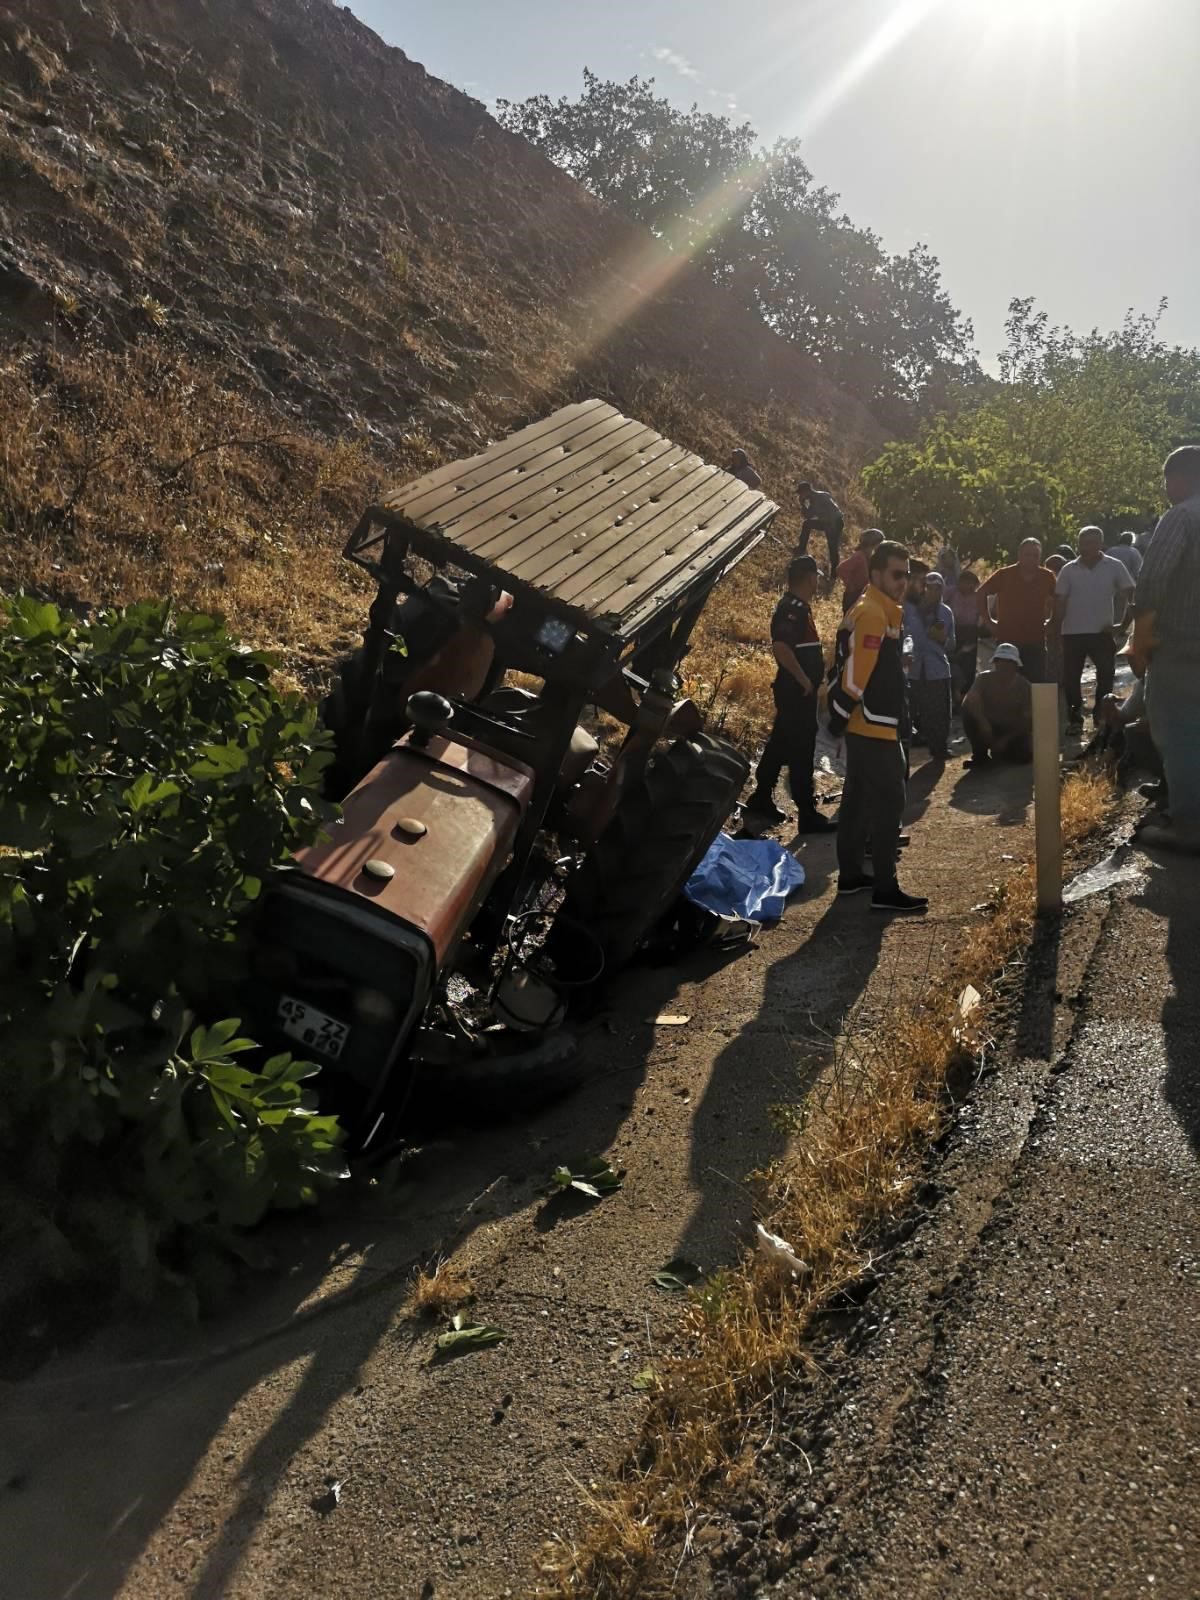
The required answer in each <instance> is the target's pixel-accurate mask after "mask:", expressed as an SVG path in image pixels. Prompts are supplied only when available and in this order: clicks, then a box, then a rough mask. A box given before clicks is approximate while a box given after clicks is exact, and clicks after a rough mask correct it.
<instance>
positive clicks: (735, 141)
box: [497, 68, 978, 427]
mask: <svg viewBox="0 0 1200 1600" xmlns="http://www.w3.org/2000/svg"><path fill="white" fill-rule="evenodd" d="M497 116H498V117H499V119H500V121H501V123H502V124H503V125H504V126H505V127H506V128H508V129H510V130H511V131H512V132H514V133H518V134H521V135H522V136H523V137H524V138H526V139H528V140H529V141H530V142H531V143H533V144H535V145H537V146H538V147H539V148H540V149H541V150H543V151H544V152H545V154H546V155H547V156H549V157H550V159H551V160H552V161H554V162H556V163H557V164H558V165H559V166H561V167H563V168H564V169H565V170H566V171H567V172H569V173H571V175H572V176H573V177H575V178H577V179H578V180H579V181H580V182H581V183H583V184H585V185H586V186H587V188H589V189H590V190H591V191H592V193H593V194H595V195H597V196H598V197H599V198H600V199H601V200H604V201H606V202H607V203H608V204H610V205H612V206H614V207H616V208H618V209H619V210H621V211H623V212H624V213H625V214H626V215H627V216H630V217H632V218H633V219H634V220H635V221H638V222H641V223H644V224H645V225H646V226H647V227H649V228H650V229H652V230H653V231H654V232H655V233H656V234H658V235H659V237H660V238H662V239H663V240H664V242H665V243H666V244H667V245H669V246H670V248H672V249H674V250H680V251H686V252H687V253H688V254H689V255H690V256H691V257H693V259H695V260H697V261H699V262H700V263H702V264H703V265H704V266H705V267H706V268H707V269H708V270H709V271H710V272H711V273H712V275H713V277H714V278H716V279H717V280H718V281H719V282H721V283H723V284H724V285H725V286H726V287H727V288H728V289H729V290H730V291H731V292H732V293H733V294H735V295H736V296H737V298H738V299H739V300H741V301H742V303H743V304H745V305H747V306H748V307H750V308H751V309H752V310H754V311H755V312H757V313H758V315H759V316H761V317H762V319H763V321H764V322H766V323H767V324H768V325H769V326H770V327H771V328H773V329H774V330H775V331H776V332H777V333H779V334H782V335H783V337H785V338H787V339H789V340H792V341H793V342H794V343H795V344H797V345H798V346H799V347H800V348H801V349H803V350H805V351H806V352H807V353H808V354H810V355H812V356H814V357H816V359H817V360H819V361H820V362H821V364H822V366H823V367H824V368H825V370H826V371H827V372H828V373H829V375H830V376H831V377H832V378H833V380H834V381H835V382H837V383H840V384H842V385H844V386H845V387H847V388H849V389H852V390H853V391H854V392H855V393H857V394H859V395H860V396H862V397H863V398H864V399H865V400H866V401H867V402H868V403H870V404H873V405H875V406H876V408H877V409H878V411H879V413H880V415H881V417H882V418H883V420H885V421H886V422H889V423H890V424H891V425H893V426H895V427H904V426H905V425H906V423H907V422H908V421H909V420H910V419H911V416H912V414H913V412H914V410H915V409H916V408H917V407H921V408H922V409H923V410H926V411H928V409H929V408H930V407H931V406H934V405H938V404H941V403H942V402H943V401H944V399H945V396H946V395H947V393H948V392H949V390H950V388H951V387H952V385H953V383H954V382H955V381H956V380H958V379H961V378H963V377H967V376H972V375H974V374H976V373H977V372H978V368H977V365H976V362H975V357H974V349H973V343H974V334H973V330H972V327H971V323H970V322H969V321H968V320H967V319H966V318H965V317H963V316H962V314H961V313H960V312H959V311H958V310H957V309H956V308H955V306H954V305H953V304H952V302H951V300H950V298H949V296H948V295H947V293H946V291H945V289H944V288H943V286H942V281H941V269H940V266H939V263H938V260H937V258H936V257H935V256H934V255H932V254H931V252H930V251H929V250H928V249H927V248H926V246H924V245H922V244H917V245H914V246H913V248H912V249H911V250H909V252H908V253H907V254H906V255H889V254H888V253H887V252H886V251H885V250H884V248H883V244H882V242H881V241H880V239H879V237H878V236H877V235H876V234H874V233H872V232H870V230H868V229H865V228H860V227H858V226H856V225H855V224H854V223H853V222H852V221H851V220H850V218H849V217H848V216H846V214H845V213H844V211H842V210H841V209H840V203H839V199H838V196H837V195H836V194H834V193H833V192H832V191H830V190H829V189H826V188H823V187H821V186H820V185H819V184H818V183H817V182H816V179H815V178H814V177H813V174H812V172H811V171H810V170H809V168H808V166H807V164H806V163H805V161H804V159H803V157H802V155H801V153H800V141H799V140H797V139H780V140H778V141H777V142H776V143H775V145H774V147H773V148H771V149H769V150H768V149H766V148H764V147H762V146H761V145H759V144H758V136H757V134H756V132H755V130H754V128H753V127H752V126H751V125H750V123H748V122H739V123H735V122H733V121H732V120H731V119H730V118H728V117H724V116H718V115H715V114H714V113H712V112H705V111H701V110H700V109H699V107H698V106H695V105H693V106H692V107H691V109H690V110H689V111H680V110H678V109H677V108H676V107H675V106H673V105H672V104H671V103H670V101H669V100H667V99H665V98H664V97H663V96H661V95H659V94H657V93H656V91H655V81H654V79H653V78H637V77H634V78H630V79H629V81H628V82H627V83H616V82H611V81H605V80H602V79H600V78H599V77H597V76H596V74H595V73H592V72H589V71H588V70H587V69H586V68H585V69H584V74H583V93H582V94H581V95H580V96H579V98H578V99H576V100H570V99H567V98H566V97H564V98H562V99H559V100H552V99H551V98H550V97H549V96H548V95H533V96H532V97H531V98H529V99H528V100H523V101H519V102H513V101H508V100H501V101H499V102H498V105H497Z"/></svg>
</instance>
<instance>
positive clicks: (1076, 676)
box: [1055, 528, 1134, 733]
mask: <svg viewBox="0 0 1200 1600" xmlns="http://www.w3.org/2000/svg"><path fill="white" fill-rule="evenodd" d="M1133 590H1134V581H1133V577H1132V575H1131V573H1130V572H1129V569H1128V568H1127V567H1126V566H1125V565H1124V564H1123V563H1122V562H1120V561H1114V560H1113V558H1112V556H1106V555H1105V554H1104V533H1103V531H1102V530H1101V529H1100V528H1081V529H1080V532H1079V555H1078V557H1077V558H1076V559H1075V560H1074V561H1068V562H1067V564H1066V566H1065V567H1064V568H1063V569H1062V571H1061V572H1060V573H1059V575H1058V581H1057V583H1056V584H1055V595H1056V597H1057V598H1056V601H1055V617H1056V620H1057V621H1058V623H1059V625H1060V627H1061V630H1062V664H1063V666H1062V671H1063V690H1064V692H1065V693H1066V697H1067V732H1068V733H1081V732H1082V731H1083V690H1082V687H1081V685H1080V679H1081V678H1082V676H1083V665H1084V662H1085V661H1088V660H1090V661H1091V662H1092V665H1093V666H1094V667H1095V669H1096V711H1095V713H1093V715H1095V714H1098V712H1099V709H1100V702H1101V701H1102V700H1103V699H1104V697H1105V696H1106V695H1108V694H1111V693H1112V686H1113V677H1114V675H1115V662H1116V655H1117V642H1116V639H1115V637H1114V629H1113V622H1114V618H1116V619H1117V620H1118V621H1120V622H1124V619H1125V612H1126V611H1127V609H1128V607H1129V602H1130V600H1131V599H1132V597H1133ZM1114 607H1115V608H1116V609H1115V610H1114Z"/></svg>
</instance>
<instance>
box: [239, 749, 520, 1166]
mask: <svg viewBox="0 0 1200 1600" xmlns="http://www.w3.org/2000/svg"><path fill="white" fill-rule="evenodd" d="M533 787H534V775H533V772H532V770H531V769H530V768H528V767H526V766H524V765H523V764H522V763H520V762H518V761H515V760H512V759H510V758H509V757H507V756H501V755H498V754H496V753H494V752H492V751H490V750H487V749H485V748H484V747H482V746H481V745H478V744H476V743H474V742H473V741H471V740H469V739H453V738H451V737H449V736H448V735H447V734H443V733H434V732H432V731H430V730H429V729H420V728H418V729H415V730H414V731H413V732H412V733H411V734H409V735H408V736H407V737H406V738H405V739H404V740H402V741H401V742H400V743H399V744H398V745H396V746H395V748H394V749H392V750H391V751H390V752H389V754H388V755H387V756H385V757H384V759H383V760H382V761H381V762H380V763H379V764H378V766H376V767H375V768H374V769H373V770H372V771H371V772H369V773H368V774H367V776H366V777H365V778H364V779H363V781H362V782H361V783H360V784H359V785H358V787H357V788H356V789H354V790H353V792H352V793H351V794H350V795H349V796H348V797H347V798H346V800H345V802H344V804H343V808H342V818H341V820H340V821H339V822H337V823H335V824H334V825H333V827H332V828H331V830H330V837H329V839H328V841H327V842H325V843H322V844H317V845H314V846H312V847H311V848H310V849H308V850H305V851H302V852H301V853H300V855H299V856H298V857H297V860H296V864H295V869H294V871H293V872H292V873H290V874H289V875H288V876H287V878H285V880H284V881H283V882H282V884H281V885H279V886H278V887H277V888H275V889H274V890H273V891H272V892H271V894H270V896H269V897H268V899H267V901H266V903H265V904H264V906H263V909H262V913H261V918H260V922H259V927H258V935H257V939H256V941H255V948H254V954H253V957H252V962H251V967H252V972H251V979H250V984H249V992H248V993H247V995H246V1002H245V1014H246V1015H247V1016H248V1017H251V1018H253V1022H254V1025H255V1027H256V1028H257V1030H258V1037H259V1038H260V1039H261V1040H262V1041H263V1043H264V1044H266V1045H268V1046H269V1047H270V1049H271V1050H272V1051H273V1052H274V1051H284V1050H290V1051H291V1052H292V1053H293V1054H296V1055H301V1056H304V1057H310V1058H311V1059H312V1060H314V1061H316V1062H318V1063H319V1064H320V1065H321V1066H322V1068H323V1069H324V1070H323V1072H322V1074H321V1084H322V1099H323V1101H324V1102H326V1103H327V1104H328V1106H329V1109H330V1110H331V1111H336V1112H338V1113H339V1114H340V1115H341V1116H342V1119H343V1123H344V1125H345V1126H347V1128H348V1130H349V1133H350V1138H351V1141H352V1143H354V1144H355V1145H357V1146H359V1147H364V1146H366V1145H368V1144H369V1143H370V1142H371V1139H372V1136H373V1134H374V1133H375V1131H376V1129H377V1128H378V1127H379V1126H380V1125H381V1123H382V1122H383V1121H384V1119H385V1118H388V1117H390V1116H392V1115H393V1114H394V1113H396V1112H397V1111H398V1110H399V1109H400V1106H399V1103H398V1102H400V1101H401V1100H402V1099H403V1096H404V1094H405V1093H406V1092H407V1086H408V1082H409V1073H408V1064H407V1062H406V1055H407V1048H408V1044H409V1041H410V1038H411V1035H412V1033H413V1030H414V1029H415V1028H416V1026H417V1025H418V1023H419V1022H420V1021H421V1018H422V1017H423V1015H424V1013H425V1011H426V1008H427V1006H428V1005H429V1002H430V999H431V998H432V996H433V994H434V992H435V990H436V988H437V985H438V981H439V978H440V977H441V975H442V973H443V972H444V971H445V970H446V968H447V967H448V965H449V963H450V962H451V961H452V959H453V957H454V953H455V951H456V950H457V948H458V945H459V943H460V941H461V939H462V937H463V934H464V933H465V932H466V930H467V929H468V927H469V926H470V924H471V922H472V919H473V918H474V917H475V915H476V913H477V912H478V910H479V908H480V906H481V905H482V903H483V901H484V899H485V898H486V896H487V894H488V891H489V890H490V889H491V887H492V885H493V884H494V882H495V880H496V878H497V877H498V876H499V874H500V872H501V871H502V870H503V869H504V867H505V866H506V864H507V863H508V861H509V858H510V855H511V852H512V847H513V841H514V839H515V838H516V835H517V831H518V829H519V827H520V825H521V821H522V819H523V817H524V815H525V812H526V810H527V808H528V806H529V802H530V798H531V795H532V793H533Z"/></svg>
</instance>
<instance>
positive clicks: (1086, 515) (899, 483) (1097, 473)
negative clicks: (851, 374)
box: [863, 300, 1200, 558]
mask: <svg viewBox="0 0 1200 1600" xmlns="http://www.w3.org/2000/svg"><path fill="white" fill-rule="evenodd" d="M1163 309H1164V307H1163V306H1160V307H1159V308H1158V311H1157V313H1155V314H1153V315H1135V314H1134V313H1132V312H1131V313H1130V314H1129V315H1128V316H1127V317H1126V319H1125V321H1124V323H1123V324H1122V326H1121V327H1120V328H1119V329H1117V330H1116V331H1114V332H1111V333H1101V332H1099V331H1093V332H1091V333H1089V334H1086V335H1082V336H1081V335H1077V334H1074V333H1072V332H1071V331H1070V330H1068V329H1063V328H1055V327H1052V326H1051V325H1050V322H1049V319H1048V317H1047V316H1046V314H1045V312H1042V311H1038V310H1037V309H1036V307H1035V304H1034V302H1033V301H1032V300H1014V301H1012V303H1011V304H1010V306H1009V315H1008V321H1007V325H1006V326H1007V335H1008V343H1007V346H1006V349H1005V350H1004V352H1003V354H1002V355H1001V357H1000V361H999V374H1000V376H999V379H998V380H996V381H990V382H983V383H979V384H977V385H976V386H975V387H974V389H973V391H970V392H968V393H966V394H965V395H960V396H959V397H958V398H957V400H955V401H953V402H952V403H951V404H950V406H949V408H948V410H947V411H946V412H945V413H944V414H943V415H941V416H939V417H938V418H937V419H936V420H935V421H933V422H931V423H929V424H927V425H926V426H925V427H924V428H923V430H922V431H921V433H920V435H919V436H918V438H917V439H916V440H915V441H912V442H897V443H893V444H890V445H888V446H886V447H885V449H884V451H883V453H882V454H881V455H880V457H879V458H878V459H877V460H876V461H875V462H873V463H872V464H871V466H869V467H868V468H867V469H866V470H865V472H864V474H863V477H864V481H865V483H866V485H867V489H868V492H869V493H870V494H871V495H872V497H873V498H874V500H875V503H876V505H877V507H878V510H879V514H880V518H881V520H882V522H883V523H884V525H885V526H886V527H887V528H888V529H889V530H890V531H894V532H896V533H897V534H898V535H901V536H904V537H909V538H914V537H916V538H919V537H922V536H932V535H936V536H938V537H947V538H953V539H954V540H955V541H956V542H957V543H958V544H959V546H960V548H961V549H962V550H963V551H964V553H966V554H968V555H971V556H976V557H989V558H991V557H997V556H999V555H1001V554H1004V553H1010V552H1011V551H1012V549H1013V548H1014V546H1015V545H1016V543H1017V542H1018V540H1019V539H1020V537H1021V536H1023V535H1026V534H1033V535H1036V536H1037V537H1040V538H1042V539H1044V540H1047V541H1051V542H1054V543H1058V542H1060V541H1062V540H1064V539H1066V540H1073V539H1074V536H1075V534H1076V532H1077V531H1078V529H1079V527H1080V526H1081V525H1083V524H1085V523H1097V524H1099V525H1100V526H1101V527H1103V528H1105V529H1106V531H1107V532H1108V533H1110V534H1116V533H1117V532H1119V531H1120V530H1121V529H1122V528H1125V527H1138V526H1144V525H1146V524H1148V523H1150V522H1151V521H1153V519H1154V518H1155V517H1156V516H1157V514H1158V512H1159V511H1160V509H1161V504H1162V501H1161V483H1160V478H1161V468H1162V461H1163V457H1164V456H1165V455H1166V454H1167V452H1168V451H1169V450H1170V449H1171V448H1172V447H1173V446H1174V445H1176V444H1179V443H1181V442H1183V441H1184V440H1185V439H1188V438H1195V437H1196V436H1197V434H1200V353H1198V352H1196V351H1194V350H1185V349H1182V348H1180V347H1172V346H1168V345H1166V344H1165V343H1164V342H1163V341H1162V340H1161V338H1160V337H1159V334H1158V325H1159V321H1160V319H1161V316H1162V312H1163Z"/></svg>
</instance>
